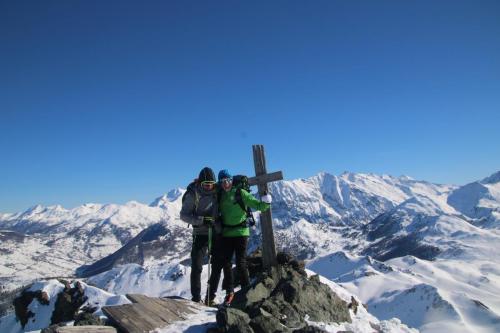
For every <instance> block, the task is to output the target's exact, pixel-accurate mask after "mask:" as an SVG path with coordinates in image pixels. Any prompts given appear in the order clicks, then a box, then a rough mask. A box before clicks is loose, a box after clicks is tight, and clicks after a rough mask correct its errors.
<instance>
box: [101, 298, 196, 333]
mask: <svg viewBox="0 0 500 333" xmlns="http://www.w3.org/2000/svg"><path fill="white" fill-rule="evenodd" d="M127 298H128V299H130V300H131V301H132V302H133V303H132V304H123V305H118V306H105V307H103V308H102V310H103V312H104V313H105V314H106V315H107V316H108V317H109V318H110V320H112V321H114V322H115V323H116V325H117V326H118V327H120V329H122V330H123V331H124V332H127V333H143V332H149V331H151V330H154V329H157V328H162V327H165V326H168V325H169V324H171V323H173V322H175V321H179V320H185V319H187V318H188V315H189V314H191V313H194V311H193V310H192V309H191V308H190V307H189V304H190V303H189V302H182V301H180V300H174V299H169V298H157V297H148V296H145V295H140V294H128V295H127Z"/></svg>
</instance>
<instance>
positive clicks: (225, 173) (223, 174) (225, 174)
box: [217, 169, 232, 182]
mask: <svg viewBox="0 0 500 333" xmlns="http://www.w3.org/2000/svg"><path fill="white" fill-rule="evenodd" d="M217 178H218V179H219V182H220V181H221V180H222V179H224V178H232V177H231V174H230V173H229V171H227V169H222V170H221V171H219V176H218V177H217Z"/></svg>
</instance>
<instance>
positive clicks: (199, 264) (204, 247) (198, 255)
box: [191, 234, 231, 302]
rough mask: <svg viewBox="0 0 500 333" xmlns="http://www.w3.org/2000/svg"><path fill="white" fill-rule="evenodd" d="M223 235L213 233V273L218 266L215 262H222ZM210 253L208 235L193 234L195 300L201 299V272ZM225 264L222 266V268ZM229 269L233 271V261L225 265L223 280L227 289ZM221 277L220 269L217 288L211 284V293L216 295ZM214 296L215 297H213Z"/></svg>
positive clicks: (192, 289) (193, 287)
mask: <svg viewBox="0 0 500 333" xmlns="http://www.w3.org/2000/svg"><path fill="white" fill-rule="evenodd" d="M221 245H222V236H220V235H214V234H212V259H211V265H212V267H211V269H212V273H211V275H213V271H214V269H215V268H216V267H217V266H218V265H216V264H215V262H217V263H219V262H222V261H223V259H222V251H221ZM207 253H208V235H193V245H192V247H191V295H192V296H193V301H196V302H197V301H200V300H201V272H202V270H203V262H204V259H205V257H206V256H207ZM223 266H224V265H222V266H221V268H222V267H223ZM227 271H231V263H229V264H228V265H225V266H224V281H222V287H223V288H224V289H226V290H227V287H226V284H227V280H226V276H227V274H230V273H227ZM219 279H220V269H219V274H218V277H217V284H216V285H215V288H212V285H210V290H212V291H211V292H210V294H211V295H212V294H213V296H215V292H216V291H217V285H218V284H219ZM212 298H213V297H212Z"/></svg>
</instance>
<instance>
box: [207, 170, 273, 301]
mask: <svg viewBox="0 0 500 333" xmlns="http://www.w3.org/2000/svg"><path fill="white" fill-rule="evenodd" d="M233 180H234V183H233ZM218 183H219V187H220V188H221V190H219V211H220V215H221V221H222V241H221V244H220V246H221V248H220V251H221V253H222V257H221V258H219V259H220V260H216V261H215V262H214V265H213V271H212V275H211V276H210V281H209V284H210V290H211V292H212V295H210V296H211V297H215V291H216V290H217V285H218V283H219V279H220V273H221V269H222V267H224V265H228V264H230V263H231V259H232V257H233V255H235V256H236V269H237V270H238V273H239V276H240V281H241V287H242V288H244V287H247V286H249V285H250V279H249V277H248V269H247V264H246V251H247V244H248V237H249V236H250V228H249V227H248V222H247V220H248V219H249V218H250V217H251V211H250V210H249V208H253V209H255V210H260V211H266V210H267V209H269V208H270V207H271V205H270V204H271V201H272V199H271V196H270V195H269V194H267V195H264V196H262V198H261V200H262V201H259V200H258V199H256V198H255V197H254V196H253V195H252V194H251V193H250V189H249V186H248V178H247V177H246V176H235V177H234V179H233V177H231V174H230V173H229V172H228V171H227V170H225V169H224V170H221V171H220V172H219V175H218ZM224 275H226V270H225V271H224ZM224 278H225V279H226V291H227V294H226V298H225V300H224V304H225V305H229V304H230V303H231V301H232V299H233V297H234V285H233V277H232V270H229V271H228V276H224Z"/></svg>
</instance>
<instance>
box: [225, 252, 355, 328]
mask: <svg viewBox="0 0 500 333" xmlns="http://www.w3.org/2000/svg"><path fill="white" fill-rule="evenodd" d="M278 262H279V264H278V266H276V267H274V268H272V269H271V270H270V271H269V272H262V271H261V272H259V273H257V274H255V278H256V279H255V282H254V283H253V284H252V286H250V287H249V288H245V289H242V290H240V291H238V292H237V293H236V294H235V298H234V301H233V303H232V304H231V307H230V308H221V309H219V311H218V312H217V316H216V319H217V324H218V327H219V330H220V331H221V332H249V333H276V332H287V333H293V332H297V333H298V332H322V331H321V330H320V329H318V328H316V327H312V326H308V325H307V322H306V319H308V320H309V321H313V322H325V323H341V322H351V317H350V314H349V305H348V304H347V302H345V301H343V300H342V299H341V298H340V297H338V296H337V295H336V294H335V293H334V292H333V291H332V290H331V289H330V287H328V286H327V285H325V284H323V283H321V282H320V280H319V276H317V275H315V276H311V277H308V276H307V274H306V272H305V270H304V264H303V263H302V262H300V261H297V260H295V259H294V258H292V257H291V256H289V255H287V254H283V253H281V254H279V255H278ZM254 268H255V267H254ZM254 273H255V271H254Z"/></svg>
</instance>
